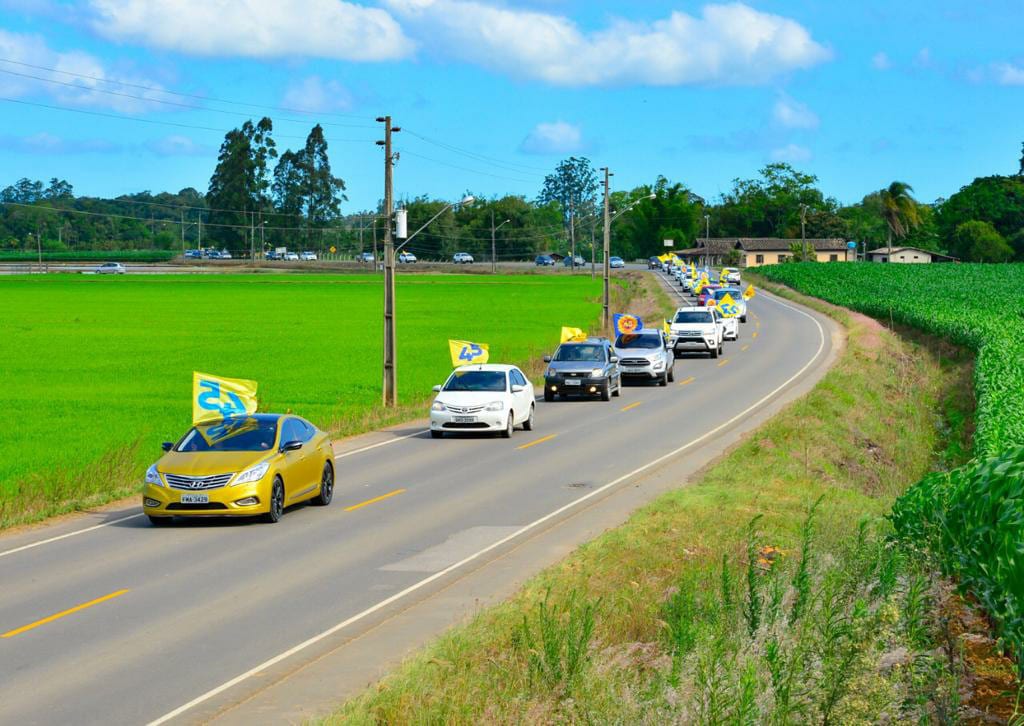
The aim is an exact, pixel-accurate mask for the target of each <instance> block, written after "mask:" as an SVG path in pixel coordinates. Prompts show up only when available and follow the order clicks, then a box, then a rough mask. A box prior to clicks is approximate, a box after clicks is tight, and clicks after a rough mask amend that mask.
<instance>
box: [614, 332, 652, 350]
mask: <svg viewBox="0 0 1024 726" xmlns="http://www.w3.org/2000/svg"><path fill="white" fill-rule="evenodd" d="M615 347H616V348H622V349H623V350H626V349H635V348H646V349H651V348H660V347H661V336H660V335H651V334H646V335H620V336H619V337H618V339H617V340H616V341H615Z"/></svg>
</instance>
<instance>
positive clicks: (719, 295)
mask: <svg viewBox="0 0 1024 726" xmlns="http://www.w3.org/2000/svg"><path fill="white" fill-rule="evenodd" d="M739 294H740V291H739V290H730V289H728V288H727V289H724V290H715V300H721V299H722V298H724V297H725V296H726V295H732V296H733V297H734V298H735V297H738V296H739Z"/></svg>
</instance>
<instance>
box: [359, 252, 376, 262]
mask: <svg viewBox="0 0 1024 726" xmlns="http://www.w3.org/2000/svg"><path fill="white" fill-rule="evenodd" d="M359 261H360V262H373V253H372V252H364V253H362V254H361V255H359Z"/></svg>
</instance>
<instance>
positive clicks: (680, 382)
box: [679, 376, 697, 386]
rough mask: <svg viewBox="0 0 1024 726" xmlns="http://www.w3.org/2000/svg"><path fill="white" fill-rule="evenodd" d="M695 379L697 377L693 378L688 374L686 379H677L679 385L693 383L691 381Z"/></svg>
mask: <svg viewBox="0 0 1024 726" xmlns="http://www.w3.org/2000/svg"><path fill="white" fill-rule="evenodd" d="M695 380H697V379H696V378H694V377H693V376H690V377H689V378H687V379H686V380H685V381H679V385H680V386H688V385H690V384H691V383H693V382H694V381H695Z"/></svg>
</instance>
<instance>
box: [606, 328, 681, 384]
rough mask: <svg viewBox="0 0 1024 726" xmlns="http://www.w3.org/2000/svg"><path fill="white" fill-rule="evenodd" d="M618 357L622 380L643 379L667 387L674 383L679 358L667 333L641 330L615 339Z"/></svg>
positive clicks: (653, 329)
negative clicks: (677, 358) (672, 349)
mask: <svg viewBox="0 0 1024 726" xmlns="http://www.w3.org/2000/svg"><path fill="white" fill-rule="evenodd" d="M614 350H615V355H617V356H618V357H619V371H621V373H622V377H623V378H627V379H628V378H642V379H644V380H648V381H657V382H658V385H660V386H667V385H668V384H669V383H672V381H674V380H675V362H676V356H675V354H674V353H673V352H672V351H671V350H670V349H669V340H668V338H667V337H666V336H665V331H664V330H658V329H657V328H642V329H640V330H638V331H637V332H636V333H631V334H629V335H620V336H619V337H618V338H616V339H615V346H614Z"/></svg>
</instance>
